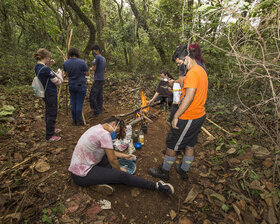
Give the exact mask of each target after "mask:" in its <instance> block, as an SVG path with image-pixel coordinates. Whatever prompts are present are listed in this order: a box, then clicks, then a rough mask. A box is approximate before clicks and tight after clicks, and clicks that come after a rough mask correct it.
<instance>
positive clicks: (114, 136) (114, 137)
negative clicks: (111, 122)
mask: <svg viewBox="0 0 280 224" xmlns="http://www.w3.org/2000/svg"><path fill="white" fill-rule="evenodd" d="M110 135H111V138H112V140H115V139H116V138H117V132H116V131H113V132H112V133H111V134H110Z"/></svg>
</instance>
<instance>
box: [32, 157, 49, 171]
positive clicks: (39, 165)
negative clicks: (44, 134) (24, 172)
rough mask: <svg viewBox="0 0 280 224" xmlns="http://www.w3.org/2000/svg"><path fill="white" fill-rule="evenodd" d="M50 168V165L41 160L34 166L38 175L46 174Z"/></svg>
mask: <svg viewBox="0 0 280 224" xmlns="http://www.w3.org/2000/svg"><path fill="white" fill-rule="evenodd" d="M50 168H51V167H50V164H48V163H47V162H46V161H45V160H43V159H40V160H38V162H37V163H36V164H35V170H36V171H38V172H39V173H44V172H47V171H48V170H49V169H50Z"/></svg>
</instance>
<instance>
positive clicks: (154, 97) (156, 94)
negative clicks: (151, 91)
mask: <svg viewBox="0 0 280 224" xmlns="http://www.w3.org/2000/svg"><path fill="white" fill-rule="evenodd" d="M158 95H159V93H158V92H156V93H155V95H154V96H153V98H152V99H151V100H150V101H149V103H152V102H153V101H154V100H155V99H156V98H157V97H158Z"/></svg>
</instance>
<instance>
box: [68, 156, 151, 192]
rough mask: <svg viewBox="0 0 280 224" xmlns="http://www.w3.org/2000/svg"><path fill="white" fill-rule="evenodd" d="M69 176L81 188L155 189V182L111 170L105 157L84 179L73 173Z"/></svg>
mask: <svg viewBox="0 0 280 224" xmlns="http://www.w3.org/2000/svg"><path fill="white" fill-rule="evenodd" d="M71 175H72V179H73V181H74V183H75V184H77V185H79V186H82V187H87V186H91V185H98V184H126V185H130V186H134V187H141V188H147V189H150V190H155V189H156V183H155V182H152V181H149V180H146V179H143V178H141V177H136V176H133V175H131V174H128V173H126V172H123V171H120V170H117V169H114V168H112V167H111V165H110V164H109V162H108V159H107V156H104V157H103V159H102V161H101V162H100V163H98V164H97V165H95V166H94V167H92V168H91V170H90V171H89V172H88V174H87V175H86V176H85V177H80V176H77V175H75V174H73V173H71Z"/></svg>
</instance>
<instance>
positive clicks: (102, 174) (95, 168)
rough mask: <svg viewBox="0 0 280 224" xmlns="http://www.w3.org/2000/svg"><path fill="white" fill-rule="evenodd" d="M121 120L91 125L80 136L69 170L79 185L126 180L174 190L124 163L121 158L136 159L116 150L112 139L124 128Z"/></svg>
mask: <svg viewBox="0 0 280 224" xmlns="http://www.w3.org/2000/svg"><path fill="white" fill-rule="evenodd" d="M122 128H123V127H122V125H121V121H120V120H119V119H117V118H116V117H111V118H109V119H108V120H106V122H105V123H103V124H98V125H95V126H93V127H91V128H90V129H88V130H87V131H86V132H85V133H84V134H83V135H82V136H81V137H80V139H79V141H78V143H77V145H76V147H75V150H74V152H73V155H72V160H71V164H70V167H69V168H68V170H69V171H70V172H71V175H72V179H73V181H74V183H75V184H77V185H79V186H83V187H86V186H91V185H102V184H126V185H130V186H134V187H141V188H147V189H151V190H157V191H159V192H164V193H168V194H173V193H174V188H173V186H172V185H171V184H168V183H164V182H163V181H158V182H153V181H149V180H146V179H143V178H141V177H136V176H133V175H131V174H129V173H127V172H126V169H125V168H122V167H120V165H119V162H118V159H117V158H124V159H127V160H133V159H134V158H135V156H134V155H128V154H124V153H121V152H117V151H114V149H113V143H112V140H114V139H115V138H116V136H117V134H118V133H121V132H122Z"/></svg>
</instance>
